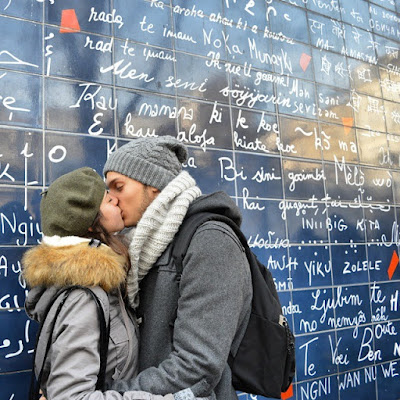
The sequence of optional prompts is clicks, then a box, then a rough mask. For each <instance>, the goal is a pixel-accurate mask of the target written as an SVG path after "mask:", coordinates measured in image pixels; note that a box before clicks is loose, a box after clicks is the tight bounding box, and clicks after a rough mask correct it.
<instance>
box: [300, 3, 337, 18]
mask: <svg viewBox="0 0 400 400" xmlns="http://www.w3.org/2000/svg"><path fill="white" fill-rule="evenodd" d="M306 5H307V9H309V10H312V11H314V12H317V13H319V14H323V15H326V16H327V17H329V18H333V19H337V20H340V19H341V4H339V2H338V1H333V2H329V1H320V0H313V1H309V2H307V3H306Z"/></svg>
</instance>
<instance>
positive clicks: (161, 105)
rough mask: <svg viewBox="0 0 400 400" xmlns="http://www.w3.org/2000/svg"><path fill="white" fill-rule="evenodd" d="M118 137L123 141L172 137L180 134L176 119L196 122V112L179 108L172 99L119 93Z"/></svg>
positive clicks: (126, 92)
mask: <svg viewBox="0 0 400 400" xmlns="http://www.w3.org/2000/svg"><path fill="white" fill-rule="evenodd" d="M116 97H117V98H118V107H117V120H118V123H119V127H118V136H121V137H124V138H129V139H133V138H138V137H151V136H159V135H166V134H169V135H172V136H174V135H175V133H176V132H177V127H176V123H177V117H178V116H179V115H182V118H183V119H191V118H193V114H194V112H193V109H190V108H185V107H183V106H182V107H178V105H177V103H176V101H175V99H173V98H171V97H162V96H155V95H152V94H146V93H143V92H134V91H127V90H118V91H117V95H116Z"/></svg>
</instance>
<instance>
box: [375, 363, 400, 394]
mask: <svg viewBox="0 0 400 400" xmlns="http://www.w3.org/2000/svg"><path fill="white" fill-rule="evenodd" d="M376 369H377V381H378V396H379V397H378V398H379V399H385V400H397V399H398V398H399V393H400V379H399V376H398V375H397V374H398V370H399V363H398V362H396V361H391V362H389V363H384V364H380V365H377V367H376Z"/></svg>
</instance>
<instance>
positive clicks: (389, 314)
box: [370, 277, 400, 355]
mask: <svg viewBox="0 0 400 400" xmlns="http://www.w3.org/2000/svg"><path fill="white" fill-rule="evenodd" d="M396 278H397V277H393V278H392V280H393V282H388V283H376V282H373V283H371V285H370V297H371V311H372V322H376V323H377V324H381V325H382V326H384V327H385V326H386V321H388V324H390V321H391V320H396V319H398V311H399V308H400V299H399V281H398V279H397V281H396V280H395V279H396ZM386 279H388V278H386ZM397 328H398V325H397V326H396V328H395V331H396V332H398V329H397ZM381 331H382V332H381ZM377 332H378V336H380V334H381V333H382V336H383V335H386V336H396V335H393V332H392V331H389V332H386V333H385V334H383V330H381V327H380V326H379V327H378V329H377ZM391 333H392V334H391ZM392 355H394V353H392Z"/></svg>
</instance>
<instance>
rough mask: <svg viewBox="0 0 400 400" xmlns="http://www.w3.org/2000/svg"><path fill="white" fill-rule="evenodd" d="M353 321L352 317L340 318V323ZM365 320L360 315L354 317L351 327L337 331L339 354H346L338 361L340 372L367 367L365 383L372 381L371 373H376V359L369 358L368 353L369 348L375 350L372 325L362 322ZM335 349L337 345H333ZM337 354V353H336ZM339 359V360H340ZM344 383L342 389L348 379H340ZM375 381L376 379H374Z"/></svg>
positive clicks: (364, 374)
mask: <svg viewBox="0 0 400 400" xmlns="http://www.w3.org/2000/svg"><path fill="white" fill-rule="evenodd" d="M347 321H351V319H350V318H344V319H341V318H340V319H338V323H343V325H344V326H345V325H346V324H345V322H347ZM362 321H363V320H362V319H361V318H359V317H357V318H354V320H353V321H351V322H352V323H353V326H352V327H351V328H346V327H345V329H340V330H338V332H337V335H338V336H337V342H338V345H337V349H338V351H337V354H338V355H339V354H340V353H341V354H344V355H345V357H343V358H342V360H341V361H342V362H340V363H338V366H339V370H340V372H344V371H352V370H355V369H357V368H362V367H363V368H365V369H366V371H364V370H363V378H364V376H365V378H366V379H365V380H364V379H363V381H364V382H365V383H367V382H370V381H371V380H370V379H369V377H370V375H371V374H372V375H374V374H373V373H374V371H372V369H373V368H374V366H373V364H374V360H373V359H372V358H368V357H367V354H368V351H369V350H373V343H372V341H371V338H372V336H371V335H370V327H371V325H366V324H365V323H363V322H362ZM333 349H335V347H333ZM335 355H336V354H335ZM339 360H340V358H339V359H337V361H339ZM340 381H341V383H342V385H341V387H342V390H343V389H345V388H346V384H345V383H346V379H345V378H344V379H340ZM372 381H374V379H372Z"/></svg>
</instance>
